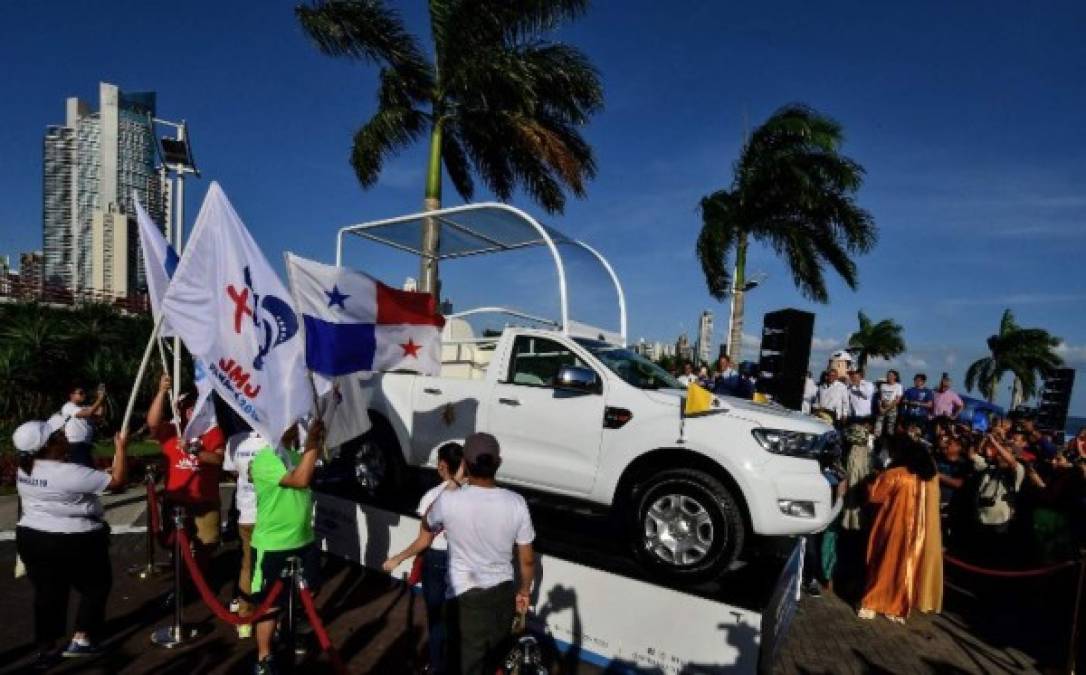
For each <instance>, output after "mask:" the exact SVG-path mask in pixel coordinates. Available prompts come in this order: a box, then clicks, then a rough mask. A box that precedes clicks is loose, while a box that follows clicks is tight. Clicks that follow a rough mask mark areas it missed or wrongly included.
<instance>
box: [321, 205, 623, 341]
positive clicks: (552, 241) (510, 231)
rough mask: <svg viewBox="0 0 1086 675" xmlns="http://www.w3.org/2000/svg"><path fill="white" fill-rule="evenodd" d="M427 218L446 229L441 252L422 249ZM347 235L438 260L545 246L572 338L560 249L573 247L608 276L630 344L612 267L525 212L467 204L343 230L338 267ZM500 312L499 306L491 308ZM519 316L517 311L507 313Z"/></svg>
mask: <svg viewBox="0 0 1086 675" xmlns="http://www.w3.org/2000/svg"><path fill="white" fill-rule="evenodd" d="M428 218H436V219H437V220H438V222H439V223H440V225H441V239H440V242H439V244H438V250H437V252H436V254H432V255H431V254H426V253H423V251H422V250H421V249H420V242H421V241H422V226H423V223H424V222H425V221H426V219H428ZM348 234H353V235H357V236H359V237H363V238H365V239H369V240H371V241H374V242H377V243H379V244H384V245H385V246H390V247H392V248H395V249H399V250H401V251H405V252H407V253H413V254H415V255H419V256H427V257H430V258H434V259H436V260H453V259H456V258H465V257H468V256H474V255H483V254H488V253H502V252H505V251H513V250H517V249H522V248H529V247H534V246H546V247H547V249H548V250H549V251H550V253H551V258H552V259H553V260H554V267H555V271H556V272H557V274H558V299H559V306H560V307H561V321H560V325H559V328H560V329H561V331H562V332H563V333H564V334H566V335H569V334H570V333H571V327H572V328H574V329H575V330H576V328H577V322H571V321H570V317H569V291H568V288H567V285H566V267H565V264H564V263H563V261H562V254H561V252H560V251H559V248H558V245H559V244H562V245H569V246H574V247H577V248H580V249H583V250H584V251H586V252H587V253H588V254H589V255H590V256H591V257H592V258H593V259H594V260H596V261H597V262H599V264H600V266H601V267H602V268H603V269H604V271H606V272H607V275H608V276H609V277H610V278H611V282H612V283H613V284H614V286H615V293H616V295H617V296H618V323H619V336H620V339H621V342H622V345H623V346H625V345H626V295H625V293H623V291H622V284H621V283H620V282H619V280H618V275H616V274H615V270H614V268H612V267H611V263H609V262H608V261H607V259H606V258H604V257H603V255H601V254H600V252H599V251H597V250H596V249H594V248H592V247H591V246H589V245H588V244H586V243H584V242H583V241H579V240H577V239H572V238H570V237H567V236H566V235H564V234H562V233H561V232H559V231H557V230H555V229H553V228H551V227H547V226H546V225H543V224H541V223H540V222H539V221H537V220H536V219H535V218H532V217H531V216H530V215H528V214H527V213H525V212H524V211H521V210H520V209H518V208H516V207H513V206H509V205H508V204H501V203H497V202H486V203H481V204H467V205H465V206H454V207H451V208H447V209H438V210H437V211H424V212H421V213H412V214H410V215H406V216H398V217H396V218H387V219H384V220H373V221H370V222H366V223H360V224H358V225H348V226H346V227H342V228H340V229H339V232H338V234H337V235H336V265H342V264H343V241H344V236H345V235H348ZM486 309H487V310H488V311H489V310H498V309H500V308H486ZM478 311H479V310H469V311H468V312H460V313H459V315H467V314H470V313H477V312H478ZM507 313H511V314H514V315H516V314H518V313H517V312H508V311H507Z"/></svg>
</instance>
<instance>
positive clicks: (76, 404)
mask: <svg viewBox="0 0 1086 675" xmlns="http://www.w3.org/2000/svg"><path fill="white" fill-rule="evenodd" d="M86 402H87V392H86V390H85V389H83V387H81V386H80V385H78V384H77V385H73V386H72V387H71V389H69V390H68V402H67V403H65V404H64V405H63V406H61V408H60V415H61V417H63V418H64V435H65V436H66V437H67V439H68V461H69V462H71V463H72V464H81V465H83V466H85V467H87V468H88V469H93V468H94V452H93V450H94V426H93V425H92V424H91V420H92V419H94V418H95V417H99V416H100V415H101V414H102V411H103V410H104V409H105V406H106V385H104V384H100V385H98V390H97V391H96V392H95V395H94V403H92V404H90V405H83V404H84V403H86Z"/></svg>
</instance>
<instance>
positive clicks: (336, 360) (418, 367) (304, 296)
mask: <svg viewBox="0 0 1086 675" xmlns="http://www.w3.org/2000/svg"><path fill="white" fill-rule="evenodd" d="M286 258H287V273H288V275H289V277H290V285H291V291H292V293H293V295H294V301H295V304H296V308H297V310H298V313H299V314H300V315H301V319H302V326H303V328H302V330H303V332H304V333H305V362H306V366H308V367H309V369H310V370H312V371H313V372H315V373H320V374H321V375H325V376H328V377H334V376H337V375H346V374H347V373H357V372H363V371H396V370H409V371H413V372H416V373H422V374H424V375H437V374H438V373H439V371H440V370H441V327H442V326H444V325H445V319H444V318H443V317H442V316H441V315H440V314H439V313H438V311H437V302H436V300H435V299H434V296H432V295H430V294H429V293H414V292H411V291H401V290H398V289H395V288H392V287H390V286H386V285H385V284H383V283H381V282H380V281H377V280H376V279H374V278H373V277H371V276H369V275H367V274H363V273H361V272H356V271H354V270H351V269H347V268H345V267H334V266H331V265H324V264H322V263H319V262H314V261H312V260H306V259H305V258H299V257H298V256H296V255H293V254H291V253H287V254H286Z"/></svg>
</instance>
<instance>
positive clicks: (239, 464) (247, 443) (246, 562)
mask: <svg viewBox="0 0 1086 675" xmlns="http://www.w3.org/2000/svg"><path fill="white" fill-rule="evenodd" d="M269 445H271V443H268V442H267V441H266V440H264V437H263V436H261V435H260V434H258V433H256V432H255V431H243V432H240V433H236V434H233V435H232V436H230V438H229V439H227V441H226V454H225V456H224V457H223V465H222V468H223V470H224V471H231V472H233V473H235V474H237V481H236V484H237V488H236V491H235V493H234V505H235V506H236V507H237V509H238V538H239V539H240V540H241V570H240V571H239V572H238V591H239V592H240V597H239V598H237V600H236V601H235V602H232V603H230V606H231V609H233V608H234V607H237V610H236V611H237V613H238V616H249V615H250V614H252V612H253V605H252V603H251V602H250V598H249V594H250V593H252V577H253V544H252V542H253V527H254V526H255V525H256V491H255V490H253V482H252V481H251V480H249V461H250V460H252V458H253V457H254V456H256V453H258V452H260V451H261V450H263V449H264V448H266V447H268V446H269ZM252 631H253V627H252V624H241V625H239V626H238V637H241V638H247V637H249V636H250V635H252Z"/></svg>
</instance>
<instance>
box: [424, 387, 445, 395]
mask: <svg viewBox="0 0 1086 675" xmlns="http://www.w3.org/2000/svg"><path fill="white" fill-rule="evenodd" d="M422 393H424V394H433V395H434V396H437V395H438V394H440V393H441V390H440V389H438V388H437V387H425V388H424V389H423V390H422Z"/></svg>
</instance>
